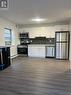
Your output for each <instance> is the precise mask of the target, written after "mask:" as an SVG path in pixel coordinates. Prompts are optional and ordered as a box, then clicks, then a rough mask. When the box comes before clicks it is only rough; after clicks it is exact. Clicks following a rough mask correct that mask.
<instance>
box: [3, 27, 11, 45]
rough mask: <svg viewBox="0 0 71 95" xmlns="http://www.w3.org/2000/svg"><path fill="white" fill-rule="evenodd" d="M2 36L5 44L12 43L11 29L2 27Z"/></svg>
mask: <svg viewBox="0 0 71 95" xmlns="http://www.w3.org/2000/svg"><path fill="white" fill-rule="evenodd" d="M4 38H5V45H11V43H12V34H11V29H8V28H5V29H4Z"/></svg>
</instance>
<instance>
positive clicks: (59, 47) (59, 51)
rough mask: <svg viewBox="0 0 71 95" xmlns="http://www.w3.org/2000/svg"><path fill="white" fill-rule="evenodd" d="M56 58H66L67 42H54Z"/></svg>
mask: <svg viewBox="0 0 71 95" xmlns="http://www.w3.org/2000/svg"><path fill="white" fill-rule="evenodd" d="M56 58H57V59H68V43H56Z"/></svg>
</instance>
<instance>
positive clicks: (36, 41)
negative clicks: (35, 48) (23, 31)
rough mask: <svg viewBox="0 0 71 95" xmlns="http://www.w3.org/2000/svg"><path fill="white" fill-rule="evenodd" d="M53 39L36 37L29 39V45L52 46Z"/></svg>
mask: <svg viewBox="0 0 71 95" xmlns="http://www.w3.org/2000/svg"><path fill="white" fill-rule="evenodd" d="M54 43H55V38H46V37H36V38H30V44H54Z"/></svg>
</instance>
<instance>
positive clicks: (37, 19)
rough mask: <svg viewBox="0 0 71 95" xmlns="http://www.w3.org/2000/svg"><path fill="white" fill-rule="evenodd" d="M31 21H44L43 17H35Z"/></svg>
mask: <svg viewBox="0 0 71 95" xmlns="http://www.w3.org/2000/svg"><path fill="white" fill-rule="evenodd" d="M32 21H35V22H42V21H45V19H43V18H39V17H37V18H34V19H32Z"/></svg>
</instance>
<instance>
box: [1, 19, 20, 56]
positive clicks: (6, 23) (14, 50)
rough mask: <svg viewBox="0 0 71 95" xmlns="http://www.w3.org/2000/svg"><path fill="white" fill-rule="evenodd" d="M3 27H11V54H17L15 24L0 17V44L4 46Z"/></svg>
mask: <svg viewBox="0 0 71 95" xmlns="http://www.w3.org/2000/svg"><path fill="white" fill-rule="evenodd" d="M4 28H10V29H12V45H11V56H15V55H17V44H18V41H19V40H18V30H17V28H16V27H15V24H14V23H12V22H10V21H8V20H5V19H2V18H0V46H5V40H4Z"/></svg>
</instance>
